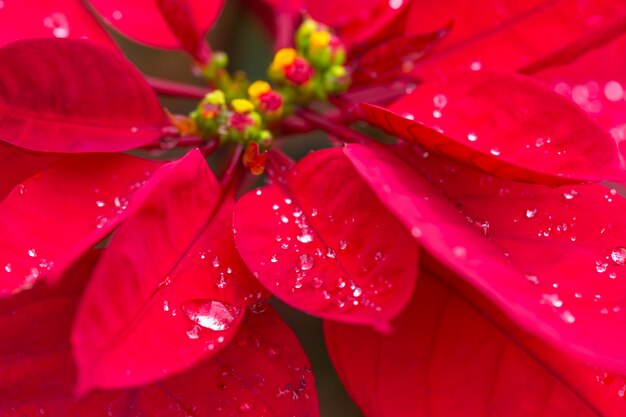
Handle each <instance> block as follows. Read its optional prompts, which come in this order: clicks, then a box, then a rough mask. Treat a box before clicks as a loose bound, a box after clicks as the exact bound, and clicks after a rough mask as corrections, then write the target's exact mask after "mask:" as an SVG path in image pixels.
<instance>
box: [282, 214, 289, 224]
mask: <svg viewBox="0 0 626 417" xmlns="http://www.w3.org/2000/svg"><path fill="white" fill-rule="evenodd" d="M280 221H281V222H283V223H289V218H288V217H287V216H285V215H282V216H280Z"/></svg>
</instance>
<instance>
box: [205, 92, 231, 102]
mask: <svg viewBox="0 0 626 417" xmlns="http://www.w3.org/2000/svg"><path fill="white" fill-rule="evenodd" d="M204 102H205V103H210V104H215V105H221V106H224V105H226V97H225V96H224V92H223V91H222V90H213V91H211V92H210V93H208V94H207V95H206V96H204Z"/></svg>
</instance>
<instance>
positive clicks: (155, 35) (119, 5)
mask: <svg viewBox="0 0 626 417" xmlns="http://www.w3.org/2000/svg"><path fill="white" fill-rule="evenodd" d="M90 2H91V4H93V6H94V7H95V8H96V10H97V11H98V12H99V13H100V14H101V15H102V17H103V18H104V20H105V21H107V22H108V23H109V24H110V25H111V26H113V27H114V28H115V29H117V30H119V31H120V32H121V33H122V34H123V35H125V36H128V37H129V38H131V39H133V40H135V41H138V42H141V43H145V44H146V45H150V46H156V47H159V48H169V49H185V50H186V51H188V52H189V53H190V54H192V55H193V56H194V57H197V58H198V57H200V56H199V54H200V53H201V49H202V47H203V44H202V42H203V40H204V36H205V35H206V32H207V31H208V30H209V29H210V28H211V26H212V25H213V22H214V21H215V20H216V19H217V17H218V16H219V14H220V12H221V10H222V7H223V5H224V0H210V1H205V0H90Z"/></svg>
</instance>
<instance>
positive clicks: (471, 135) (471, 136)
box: [467, 132, 478, 142]
mask: <svg viewBox="0 0 626 417" xmlns="http://www.w3.org/2000/svg"><path fill="white" fill-rule="evenodd" d="M467 140H469V141H470V142H476V141H477V140H478V136H476V133H474V132H470V133H468V134H467Z"/></svg>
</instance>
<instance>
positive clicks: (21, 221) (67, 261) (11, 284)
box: [0, 154, 163, 296]
mask: <svg viewBox="0 0 626 417" xmlns="http://www.w3.org/2000/svg"><path fill="white" fill-rule="evenodd" d="M161 165H163V164H162V163H160V162H154V161H146V160H143V159H139V158H134V157H131V156H126V155H121V154H92V155H84V156H81V157H75V156H70V157H66V158H63V159H62V160H61V161H59V162H58V163H56V164H55V165H53V166H52V167H51V168H49V169H48V170H46V171H43V172H41V173H39V174H36V175H34V176H33V177H31V178H29V179H28V180H26V181H24V182H23V183H22V184H20V185H18V186H17V187H16V188H15V189H14V190H13V192H12V193H11V194H10V195H9V196H8V197H7V198H6V199H5V200H4V201H3V202H2V203H1V204H0V236H2V240H1V241H0V296H3V295H8V294H10V293H11V292H16V291H19V290H22V289H24V288H29V287H31V286H32V285H33V283H34V282H35V281H37V280H38V279H40V278H41V277H42V276H44V275H45V276H46V279H48V280H49V281H50V282H54V281H56V280H57V278H58V277H59V276H60V275H61V274H62V273H63V272H64V271H65V270H66V269H67V268H68V267H69V266H70V265H71V264H72V263H73V262H74V261H75V260H76V259H78V257H80V255H81V254H82V253H83V252H85V251H86V250H87V249H89V248H90V247H91V246H93V245H94V244H96V243H97V242H99V241H100V240H102V239H103V238H104V237H105V236H106V235H108V234H109V233H110V232H111V231H112V230H113V229H114V228H115V227H116V226H117V225H118V224H119V223H120V222H121V221H122V220H123V219H124V218H126V217H127V216H128V215H129V214H130V213H131V212H132V211H133V210H134V209H135V207H136V206H137V205H138V204H140V201H141V198H142V197H141V194H140V195H138V196H136V197H133V198H132V199H131V195H132V194H133V193H134V192H135V191H136V190H138V189H140V188H142V187H143V186H144V184H145V183H146V181H147V180H148V179H149V178H150V176H151V175H152V173H153V172H154V171H156V170H157V169H158V168H159V167H160V166H161ZM158 187H159V184H158V182H157V183H154V182H153V181H151V182H149V183H148V185H147V186H146V189H145V190H144V191H145V192H147V193H149V192H150V191H151V190H154V189H156V188H158ZM142 192H143V191H142ZM136 201H138V202H137V203H136ZM129 202H130V204H129ZM127 207H128V210H127Z"/></svg>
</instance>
